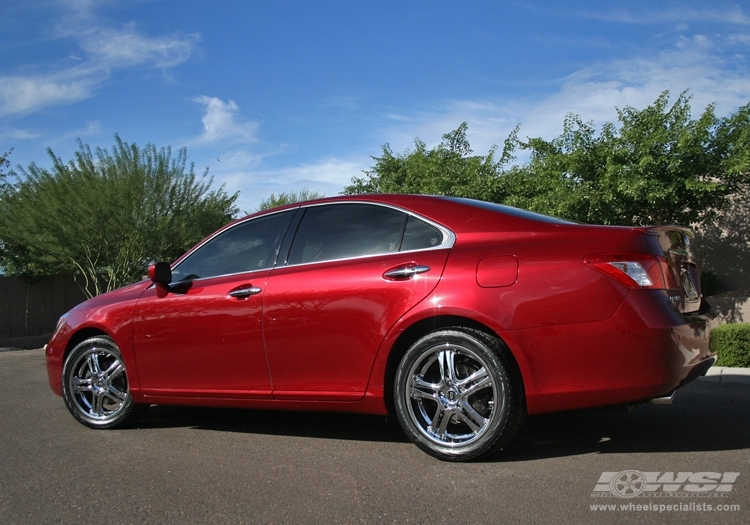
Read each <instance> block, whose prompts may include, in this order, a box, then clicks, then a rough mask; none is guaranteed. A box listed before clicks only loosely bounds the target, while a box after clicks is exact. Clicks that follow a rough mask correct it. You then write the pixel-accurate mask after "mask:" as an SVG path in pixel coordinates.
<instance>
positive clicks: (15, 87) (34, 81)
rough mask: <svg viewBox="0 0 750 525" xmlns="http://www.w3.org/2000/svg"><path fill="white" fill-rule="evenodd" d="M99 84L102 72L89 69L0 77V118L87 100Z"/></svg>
mask: <svg viewBox="0 0 750 525" xmlns="http://www.w3.org/2000/svg"><path fill="white" fill-rule="evenodd" d="M102 80H103V75H102V72H101V71H98V70H96V69H94V70H92V69H90V68H71V69H68V70H66V71H63V72H60V73H50V74H40V75H33V76H21V75H15V76H14V75H7V76H0V116H7V115H23V114H27V113H32V112H34V111H37V110H39V109H41V108H44V107H47V106H55V105H66V104H72V103H74V102H78V101H79V100H83V99H85V98H88V97H90V96H91V95H92V93H93V91H94V89H95V88H96V86H97V85H98V84H99V83H100V82H101V81H102Z"/></svg>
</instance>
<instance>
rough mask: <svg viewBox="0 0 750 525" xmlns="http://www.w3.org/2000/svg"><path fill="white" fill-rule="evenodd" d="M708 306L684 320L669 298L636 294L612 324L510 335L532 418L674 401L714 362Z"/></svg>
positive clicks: (711, 316)
mask: <svg viewBox="0 0 750 525" xmlns="http://www.w3.org/2000/svg"><path fill="white" fill-rule="evenodd" d="M717 324H718V321H717V320H716V317H715V315H714V314H713V312H712V311H711V309H710V307H709V306H708V304H707V303H704V307H702V308H701V310H700V311H699V312H697V313H695V314H692V315H682V314H680V313H679V312H678V311H677V310H676V309H675V308H674V307H673V306H672V305H671V303H670V302H669V298H668V297H667V295H666V294H664V293H662V292H659V291H653V290H638V291H634V292H632V293H630V294H628V296H627V297H626V299H625V301H624V303H623V304H622V306H621V307H620V308H619V310H618V311H617V313H615V315H613V316H612V317H611V318H610V319H607V320H605V321H601V322H596V323H587V324H586V325H581V324H576V325H568V326H557V327H549V328H540V329H536V330H523V331H518V332H512V333H511V334H510V336H511V337H512V338H513V341H514V345H518V348H521V349H527V351H525V352H524V354H525V358H526V360H527V362H528V365H529V366H528V372H529V373H527V374H525V375H524V383H525V384H524V386H525V388H526V392H527V409H528V412H529V414H535V413H542V412H553V411H560V410H572V409H577V408H587V407H595V406H605V405H616V404H631V403H639V402H644V401H648V400H650V399H653V398H661V397H665V396H669V395H671V393H672V392H674V391H675V390H676V389H678V388H680V387H682V386H684V385H686V384H687V383H689V382H690V381H692V380H694V379H695V378H696V377H699V376H701V375H704V374H705V373H706V371H707V370H708V369H709V368H710V367H711V365H712V364H713V363H714V362H715V356H714V355H713V354H712V353H711V350H710V348H709V337H710V333H711V330H712V329H713V328H714V327H715V326H716V325H717Z"/></svg>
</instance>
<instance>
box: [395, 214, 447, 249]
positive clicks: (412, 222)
mask: <svg viewBox="0 0 750 525" xmlns="http://www.w3.org/2000/svg"><path fill="white" fill-rule="evenodd" d="M443 240H444V235H443V232H442V231H441V230H440V229H438V228H436V227H435V226H433V225H432V224H429V223H427V222H425V221H423V220H421V219H418V218H416V217H414V216H413V215H410V216H409V219H408V222H407V223H406V229H405V230H404V240H403V241H402V242H401V251H402V252H407V251H410V250H423V249H426V248H435V247H436V246H440V245H441V244H442V243H443Z"/></svg>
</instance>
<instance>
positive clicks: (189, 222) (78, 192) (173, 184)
mask: <svg viewBox="0 0 750 525" xmlns="http://www.w3.org/2000/svg"><path fill="white" fill-rule="evenodd" d="M78 146H79V147H78V151H77V152H76V153H75V155H74V159H73V160H71V161H70V162H68V163H67V164H65V163H63V161H62V160H61V159H60V158H59V157H56V156H55V155H54V153H53V152H52V150H50V149H48V150H47V151H48V153H49V155H50V157H51V159H52V164H53V165H52V169H51V170H46V169H43V168H40V167H39V166H37V165H36V164H34V163H32V164H30V165H29V166H28V169H26V170H24V169H23V168H19V170H20V174H14V175H15V176H16V180H17V182H15V183H14V184H13V185H11V186H10V187H9V189H8V191H7V192H6V193H5V194H4V195H2V198H0V261H2V265H3V266H4V267H5V268H6V270H7V271H9V272H10V273H15V274H25V275H31V276H33V275H49V274H54V273H74V274H77V275H78V276H80V277H81V278H82V281H81V282H80V285H81V287H82V288H83V289H84V291H86V293H88V294H89V295H94V294H99V293H101V292H103V291H109V290H112V289H114V288H117V287H120V286H123V285H125V284H128V283H131V282H134V281H137V280H139V279H140V278H141V276H142V275H143V274H144V273H145V270H146V267H147V265H148V263H149V262H150V261H153V260H172V259H174V258H176V257H178V256H179V255H181V254H182V253H184V252H185V251H186V250H187V249H188V248H190V247H191V246H192V245H193V244H195V243H196V242H197V241H199V240H200V239H202V238H203V237H205V236H206V235H207V234H209V233H211V232H213V231H214V230H216V229H217V228H219V227H220V226H222V225H223V224H226V223H227V222H228V221H230V220H231V219H232V217H234V216H235V215H236V214H237V212H238V210H237V208H236V207H235V205H234V202H235V201H236V199H237V197H238V193H235V194H233V195H228V194H227V192H226V191H225V189H224V186H221V187H220V188H219V189H218V190H215V191H209V189H210V186H211V184H212V179H211V178H209V177H208V170H206V171H205V172H204V173H203V175H202V176H201V177H196V175H195V173H194V165H193V164H190V165H189V166H188V164H187V151H186V150H185V149H184V148H183V149H180V150H179V152H178V154H177V156H176V157H172V152H171V148H161V149H157V148H156V146H154V145H153V144H148V145H146V147H145V148H142V149H141V148H139V147H138V146H136V145H135V144H128V143H126V142H122V141H121V140H120V137H119V136H117V135H115V146H114V147H112V150H111V152H108V151H107V150H106V149H101V148H96V150H95V152H93V153H92V151H91V149H90V148H89V146H87V145H84V144H83V143H81V141H80V140H79V141H78Z"/></svg>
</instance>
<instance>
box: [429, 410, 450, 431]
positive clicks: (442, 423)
mask: <svg viewBox="0 0 750 525" xmlns="http://www.w3.org/2000/svg"><path fill="white" fill-rule="evenodd" d="M448 420H450V414H447V413H446V411H445V407H443V405H442V404H441V403H438V404H437V408H436V409H435V414H434V415H433V416H432V421H430V426H429V427H428V428H427V430H428V431H429V432H430V433H432V434H433V435H435V436H439V437H441V439H442V437H443V434H445V428H446V427H447V426H448Z"/></svg>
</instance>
